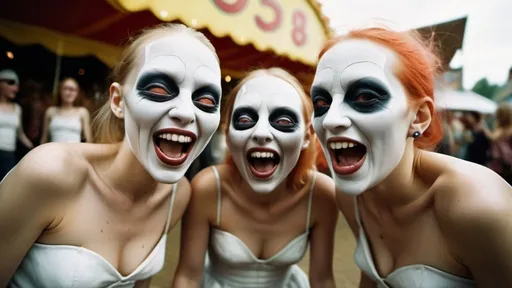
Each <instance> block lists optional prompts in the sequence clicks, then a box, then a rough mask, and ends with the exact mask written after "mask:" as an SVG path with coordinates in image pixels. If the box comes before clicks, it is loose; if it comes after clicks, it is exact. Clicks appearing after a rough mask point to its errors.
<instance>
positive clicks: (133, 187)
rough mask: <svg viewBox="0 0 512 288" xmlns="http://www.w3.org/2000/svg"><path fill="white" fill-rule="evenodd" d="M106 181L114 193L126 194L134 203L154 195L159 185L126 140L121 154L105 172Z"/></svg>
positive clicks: (121, 145) (120, 149) (118, 154)
mask: <svg viewBox="0 0 512 288" xmlns="http://www.w3.org/2000/svg"><path fill="white" fill-rule="evenodd" d="M105 179H107V181H108V185H109V187H110V188H111V189H112V190H113V191H116V192H119V193H121V194H124V195H125V196H126V197H127V198H128V199H130V200H131V201H133V202H136V201H137V200H140V199H142V198H147V197H148V196H150V195H151V194H153V192H154V191H155V188H156V186H157V185H158V182H157V181H156V180H155V179H154V178H153V177H152V176H151V175H150V174H149V173H148V172H147V171H146V169H145V168H144V166H142V164H141V163H140V162H139V160H137V158H136V157H135V155H134V154H133V151H132V150H131V148H130V145H129V144H128V140H127V139H126V138H125V140H124V141H123V142H122V143H121V144H120V148H119V152H118V153H117V155H116V156H115V158H114V161H113V162H112V164H111V165H110V167H109V168H108V169H107V171H106V172H105Z"/></svg>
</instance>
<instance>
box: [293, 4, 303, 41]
mask: <svg viewBox="0 0 512 288" xmlns="http://www.w3.org/2000/svg"><path fill="white" fill-rule="evenodd" d="M292 26H293V29H292V39H293V43H295V45H297V46H302V45H304V44H306V42H307V34H306V16H305V15H304V13H302V11H298V10H296V11H293V15H292Z"/></svg>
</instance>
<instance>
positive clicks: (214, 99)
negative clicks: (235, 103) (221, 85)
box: [192, 86, 220, 113]
mask: <svg viewBox="0 0 512 288" xmlns="http://www.w3.org/2000/svg"><path fill="white" fill-rule="evenodd" d="M219 99H220V93H219V92H218V91H217V89H215V88H214V87H211V86H204V87H201V88H199V89H197V90H196V91H195V92H194V93H193V94H192V101H193V102H194V105H195V106H196V107H197V108H199V109H201V110H202V111H204V112H207V113H214V112H216V111H217V110H218V109H219Z"/></svg>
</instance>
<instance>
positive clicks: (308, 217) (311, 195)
mask: <svg viewBox="0 0 512 288" xmlns="http://www.w3.org/2000/svg"><path fill="white" fill-rule="evenodd" d="M315 183H316V171H315V170H313V181H312V183H311V188H309V199H308V215H307V218H306V232H307V231H308V230H309V224H310V223H309V222H310V221H311V202H313V191H314V190H315Z"/></svg>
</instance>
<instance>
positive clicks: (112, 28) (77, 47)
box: [0, 0, 330, 86]
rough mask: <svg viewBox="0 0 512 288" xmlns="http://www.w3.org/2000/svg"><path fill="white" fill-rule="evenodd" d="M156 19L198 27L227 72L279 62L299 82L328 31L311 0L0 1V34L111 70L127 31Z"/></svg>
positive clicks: (308, 72)
mask: <svg viewBox="0 0 512 288" xmlns="http://www.w3.org/2000/svg"><path fill="white" fill-rule="evenodd" d="M162 22H181V23H184V24H186V25H188V26H190V27H194V28H196V29H198V30H200V31H201V32H203V33H204V34H205V35H206V36H207V37H208V38H209V39H210V40H211V41H212V43H213V45H214V46H215V47H216V49H217V51H218V54H219V58H220V60H221V65H222V70H223V74H224V75H225V76H232V77H240V76H241V75H243V73H245V72H246V71H247V70H248V69H252V68H258V67H271V66H280V67H283V68H285V69H287V70H289V71H290V72H292V73H293V74H294V75H295V76H296V77H297V78H299V79H300V80H301V81H302V82H303V84H304V85H305V86H307V85H309V83H311V80H312V77H313V73H314V64H315V62H316V57H317V55H318V53H319V51H320V49H321V46H322V44H323V43H324V41H325V40H326V39H327V38H328V37H329V36H330V30H329V29H328V22H327V19H326V18H325V17H324V16H322V14H321V12H320V6H319V4H318V3H317V2H316V1H315V0H297V1H277V0H261V1H248V0H236V1H235V0H229V1H227V0H211V1H207V0H187V1H181V0H162V1H153V0H108V1H106V0H74V1H68V0H54V1H32V0H16V1H8V2H6V3H3V4H2V9H1V10H0V36H2V37H4V38H6V39H7V40H9V41H11V42H13V43H16V44H18V45H29V44H40V45H43V46H44V47H46V48H47V49H49V50H51V51H52V52H54V53H56V54H57V55H59V56H73V57H77V56H85V55H94V56H96V57H97V58H98V59H100V60H101V61H102V62H103V63H105V64H106V65H107V66H109V67H112V66H113V65H114V64H115V63H116V61H117V59H118V56H119V54H120V51H121V47H122V45H123V44H124V43H125V41H126V40H127V38H128V36H130V35H133V34H135V33H136V32H138V31H139V30H140V29H142V28H144V27H148V26H153V25H155V24H159V23H162ZM58 64H59V63H57V65H56V66H58ZM56 74H58V73H56Z"/></svg>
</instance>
